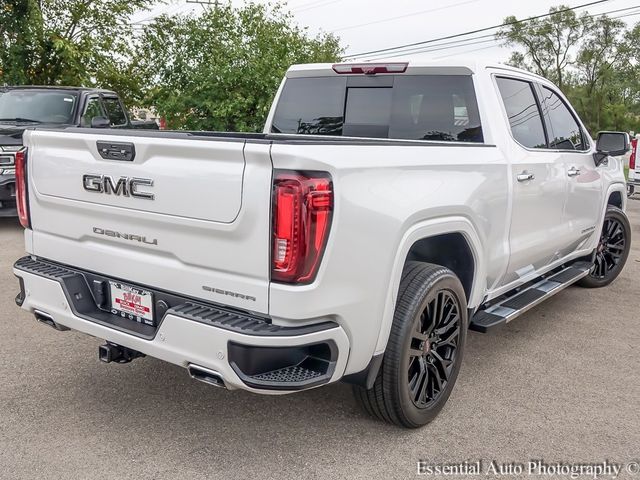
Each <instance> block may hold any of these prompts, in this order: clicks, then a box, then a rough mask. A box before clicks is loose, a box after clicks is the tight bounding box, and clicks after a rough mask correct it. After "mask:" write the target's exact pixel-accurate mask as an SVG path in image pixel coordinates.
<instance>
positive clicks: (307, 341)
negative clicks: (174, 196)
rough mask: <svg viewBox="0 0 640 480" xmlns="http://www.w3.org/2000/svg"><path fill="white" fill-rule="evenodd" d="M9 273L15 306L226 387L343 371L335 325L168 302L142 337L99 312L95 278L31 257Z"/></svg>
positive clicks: (303, 380)
mask: <svg viewBox="0 0 640 480" xmlns="http://www.w3.org/2000/svg"><path fill="white" fill-rule="evenodd" d="M14 274H15V275H16V276H17V277H18V278H19V279H20V286H21V292H20V294H19V295H18V296H17V297H16V303H17V304H18V305H20V306H21V308H22V309H24V310H27V311H29V312H31V313H34V312H35V311H38V312H40V313H44V314H46V315H47V316H49V317H51V319H52V320H53V321H54V322H55V323H56V324H58V325H61V326H64V327H67V328H70V329H73V330H77V331H80V332H83V333H86V334H88V335H92V336H94V337H98V338H101V339H104V340H106V341H108V342H111V343H115V344H118V345H121V346H123V347H127V348H129V349H132V350H136V351H138V352H141V353H144V354H145V355H149V356H151V357H155V358H158V359H161V360H164V361H167V362H169V363H173V364H175V365H180V366H182V367H185V368H188V367H189V366H194V365H195V366H198V367H203V368H205V369H208V370H211V371H214V372H217V373H218V374H219V375H220V376H221V377H222V378H223V379H224V382H225V385H226V386H227V387H228V388H230V389H244V390H249V391H253V392H256V393H267V394H277V393H289V392H293V391H299V390H305V389H308V388H312V387H316V386H319V385H323V384H327V383H330V382H334V381H337V380H339V379H340V378H341V377H342V375H343V373H344V370H345V367H346V362H347V357H348V353H349V341H348V338H347V336H346V334H345V332H344V330H343V329H342V328H341V327H340V326H338V325H337V324H335V323H333V322H322V323H320V324H315V325H310V326H304V327H281V326H276V325H272V324H271V323H269V319H266V318H264V317H258V316H255V317H254V316H252V315H250V314H247V313H243V312H237V313H234V312H233V311H230V310H227V309H224V308H223V307H217V306H214V305H208V304H205V303H200V302H197V301H189V300H187V301H184V302H182V303H178V304H175V303H174V304H170V305H169V307H170V308H169V309H168V310H167V311H166V313H164V315H163V317H162V319H161V320H160V322H159V325H158V327H154V328H153V332H151V331H149V330H148V329H146V330H144V331H142V332H141V331H140V330H139V329H138V328H137V327H136V326H139V324H136V322H133V321H130V320H125V319H121V318H120V317H118V316H116V315H111V317H113V318H109V315H110V314H109V313H108V312H106V313H105V312H104V311H102V312H100V311H97V305H96V299H95V297H94V295H93V293H92V292H90V291H88V290H87V288H88V285H89V282H88V280H90V279H93V278H94V277H95V275H94V274H91V273H89V272H86V273H85V272H82V271H80V270H77V269H72V268H69V267H65V266H62V265H57V264H55V263H52V262H48V261H43V260H40V259H34V258H32V257H25V258H23V259H20V260H18V261H17V262H16V264H15V265H14ZM167 295H169V294H167ZM88 297H91V298H90V299H88ZM163 298H179V297H172V296H171V295H169V296H166V297H163ZM88 300H90V301H88ZM176 303H177V302H176ZM91 304H93V309H92V308H91V307H92V305H91ZM96 311H97V312H96ZM123 321H124V322H125V326H126V328H123V326H122V325H123V323H122V322H123ZM126 322H131V323H130V324H126ZM129 326H131V327H132V329H129V328H128V327H129ZM133 327H136V328H133ZM145 327H147V326H145Z"/></svg>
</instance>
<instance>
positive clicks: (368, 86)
mask: <svg viewBox="0 0 640 480" xmlns="http://www.w3.org/2000/svg"><path fill="white" fill-rule="evenodd" d="M24 141H25V146H26V151H21V152H19V154H18V157H17V165H16V168H17V178H18V200H19V201H18V206H19V213H20V221H21V222H22V224H23V225H24V227H25V228H26V234H25V239H26V251H27V252H28V256H26V257H24V258H22V259H20V260H18V261H17V262H16V264H15V267H14V273H15V275H16V276H17V277H18V278H19V281H20V293H19V295H18V296H17V298H16V302H17V304H18V305H20V306H21V307H22V308H23V309H25V310H27V311H29V312H31V313H33V314H34V315H35V317H36V319H37V320H38V321H40V322H42V323H45V324H47V325H50V326H52V327H54V328H56V329H58V330H67V329H74V330H78V331H81V332H84V333H87V334H89V335H92V336H95V337H98V338H102V339H105V340H106V343H105V344H104V345H103V346H101V347H100V350H99V358H100V359H101V360H102V361H104V362H118V363H125V362H128V361H131V360H133V359H134V358H136V357H140V356H143V355H150V356H153V357H156V358H159V359H162V360H165V361H167V362H171V363H174V364H176V365H180V366H182V367H185V369H187V370H188V372H189V374H190V375H191V376H192V377H193V378H195V379H197V380H201V381H203V382H206V383H209V384H211V385H215V386H218V387H225V388H228V389H243V390H249V391H252V392H255V393H262V394H282V393H290V392H296V391H301V390H306V389H309V388H314V387H319V386H321V385H326V384H328V383H331V382H335V381H338V380H343V381H345V382H349V383H352V384H354V385H355V394H356V398H357V399H358V401H359V402H360V403H361V404H362V405H363V407H364V408H365V410H366V411H367V412H369V413H370V414H372V415H373V416H375V417H377V418H379V419H382V420H385V421H387V422H391V423H394V424H397V425H400V426H403V427H419V426H421V425H424V424H426V423H427V422H429V421H431V420H432V419H433V418H434V417H435V416H436V414H437V413H438V412H439V411H440V409H441V408H442V406H443V405H444V404H445V402H446V401H447V399H448V397H449V395H450V394H451V392H452V389H453V386H454V384H455V381H456V378H457V376H458V372H459V370H460V366H461V364H462V356H463V353H464V348H465V340H466V336H467V330H468V328H470V329H472V330H476V331H480V332H487V331H490V330H491V329H493V328H495V327H498V326H502V325H504V324H506V323H508V322H510V321H511V320H513V319H514V318H516V317H518V316H519V315H521V314H522V313H524V312H526V311H528V310H529V309H530V308H532V307H534V306H535V305H537V304H539V303H540V302H542V301H544V300H546V299H548V298H549V297H551V296H552V295H555V294H557V293H558V292H560V291H561V290H563V289H564V288H566V287H568V286H569V285H572V284H575V283H577V284H579V285H581V286H583V287H588V288H593V287H603V286H605V285H608V284H609V283H611V282H612V281H613V280H614V279H615V278H616V277H617V276H618V274H619V273H620V271H621V270H622V268H623V267H624V264H625V262H626V260H627V256H628V255H629V248H630V241H631V239H630V235H631V229H630V227H629V222H628V220H627V217H626V215H625V213H624V208H625V204H626V195H625V188H626V186H625V178H624V174H623V167H622V165H621V162H620V160H619V159H618V158H615V157H616V156H618V155H622V154H624V153H625V152H626V151H627V150H628V148H629V145H628V135H627V134H624V133H616V132H605V133H601V134H600V135H599V137H598V141H597V144H594V143H593V141H592V140H591V138H590V136H589V135H588V134H587V131H586V129H585V127H584V125H583V123H582V122H581V121H580V120H579V118H578V116H577V115H576V113H575V111H574V110H573V109H572V108H571V106H570V105H569V102H568V101H567V99H566V98H565V97H564V96H563V95H562V93H561V92H560V90H559V89H558V88H557V87H555V86H554V85H553V84H552V83H550V82H549V81H547V80H545V79H544V78H541V77H539V76H536V75H533V74H530V73H527V72H524V71H522V70H518V69H514V68H511V67H506V66H503V65H483V64H477V63H475V62H468V63H434V64H430V63H410V64H407V63H391V64H371V63H367V64H337V65H330V64H314V65H298V66H293V67H291V68H290V69H289V71H288V72H287V74H286V78H285V80H284V81H283V83H282V85H281V87H280V89H279V92H278V94H277V96H276V99H275V101H274V104H273V106H272V109H271V112H270V114H269V116H268V119H267V123H266V126H265V131H264V133H263V134H241V133H215V132H209V133H207V132H203V133H193V132H162V131H160V132H149V131H119V130H95V129H94V130H91V129H75V128H74V129H66V130H50V129H46V128H36V129H33V130H29V131H27V132H25V135H24ZM177 165H179V167H177Z"/></svg>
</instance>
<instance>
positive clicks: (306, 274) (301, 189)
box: [272, 171, 333, 284]
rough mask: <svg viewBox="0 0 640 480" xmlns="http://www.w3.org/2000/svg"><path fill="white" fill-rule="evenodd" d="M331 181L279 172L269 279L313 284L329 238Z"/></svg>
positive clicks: (324, 175)
mask: <svg viewBox="0 0 640 480" xmlns="http://www.w3.org/2000/svg"><path fill="white" fill-rule="evenodd" d="M332 211H333V185H332V183H331V177H330V176H329V174H327V173H322V172H292V171H278V172H276V175H275V178H274V181H273V265H272V279H273V280H274V281H277V282H285V283H298V284H302V283H311V282H313V280H314V278H315V276H316V273H317V272H318V267H319V266H320V261H321V260H322V254H323V253H324V248H325V246H326V243H327V238H328V237H329V229H330V227H331V215H332Z"/></svg>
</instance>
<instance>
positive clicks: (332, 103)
mask: <svg viewBox="0 0 640 480" xmlns="http://www.w3.org/2000/svg"><path fill="white" fill-rule="evenodd" d="M350 78H351V79H352V80H349V79H350ZM354 79H358V81H353V80H354ZM378 79H379V80H381V81H379V82H378V81H377V80H378ZM363 80H364V81H363ZM375 80H376V81H371V82H368V81H366V79H364V78H363V77H346V76H345V77H317V78H291V79H288V80H287V81H286V83H285V85H284V89H283V91H282V95H281V96H280V100H279V102H278V105H277V107H276V112H275V116H274V119H273V123H272V129H271V131H272V132H273V133H286V134H307V135H337V136H349V137H370V138H394V139H404V140H438V141H448V142H482V141H483V136H482V126H481V124H480V116H479V114H478V104H477V101H476V96H475V91H474V88H473V81H472V78H471V76H468V75H407V76H404V75H397V76H393V77H392V78H389V77H388V76H385V77H378V78H376V79H375Z"/></svg>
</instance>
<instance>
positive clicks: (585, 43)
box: [496, 6, 640, 132]
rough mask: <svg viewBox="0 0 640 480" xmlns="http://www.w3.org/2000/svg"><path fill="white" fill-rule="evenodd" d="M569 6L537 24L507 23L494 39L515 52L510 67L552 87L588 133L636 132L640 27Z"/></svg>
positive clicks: (554, 10) (509, 20) (639, 101)
mask: <svg viewBox="0 0 640 480" xmlns="http://www.w3.org/2000/svg"><path fill="white" fill-rule="evenodd" d="M566 9H567V7H565V6H558V7H554V8H551V9H550V10H549V13H551V15H550V16H548V17H545V18H539V19H535V20H524V21H519V22H518V21H517V20H516V18H515V17H513V16H512V17H508V18H506V19H505V23H507V25H506V26H505V27H503V28H502V29H501V30H500V31H499V32H498V33H497V34H496V38H497V39H499V40H503V41H505V43H506V44H507V45H509V46H512V47H516V49H517V50H515V51H514V52H512V54H511V57H510V59H509V63H510V64H511V65H514V66H517V67H521V68H524V69H527V70H531V71H533V72H535V73H538V74H539V75H542V76H544V77H546V78H549V79H550V80H552V81H553V82H555V83H556V84H557V85H558V86H559V87H560V88H561V89H562V90H563V92H564V94H565V95H566V96H567V97H568V98H569V99H570V100H571V103H572V105H573V106H574V107H575V109H576V110H577V111H578V114H579V115H580V117H581V119H582V120H583V121H584V123H585V125H586V126H587V128H588V129H589V130H590V131H591V132H596V131H598V130H630V129H633V130H638V125H639V124H640V121H639V120H640V116H639V114H640V81H639V80H638V79H639V78H640V55H639V54H638V53H636V52H637V48H636V46H637V45H638V42H639V41H640V24H638V25H637V26H636V27H635V28H634V29H632V30H631V31H627V30H626V28H625V24H624V23H623V22H622V21H620V20H616V19H612V18H609V17H607V16H606V15H600V16H591V15H589V14H588V13H586V12H585V13H583V14H582V15H580V16H577V15H576V14H575V13H574V11H572V10H571V11H564V10H566Z"/></svg>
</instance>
